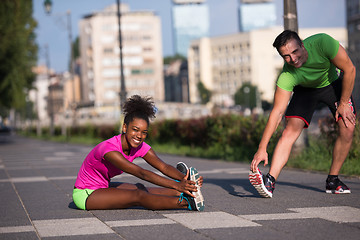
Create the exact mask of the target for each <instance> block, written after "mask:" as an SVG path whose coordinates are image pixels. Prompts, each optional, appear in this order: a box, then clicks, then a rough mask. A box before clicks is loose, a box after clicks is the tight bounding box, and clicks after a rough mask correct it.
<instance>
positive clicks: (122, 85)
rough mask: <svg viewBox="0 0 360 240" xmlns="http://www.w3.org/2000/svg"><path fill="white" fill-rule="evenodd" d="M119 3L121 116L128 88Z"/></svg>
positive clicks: (117, 0)
mask: <svg viewBox="0 0 360 240" xmlns="http://www.w3.org/2000/svg"><path fill="white" fill-rule="evenodd" d="M116 3H117V17H118V25H119V50H120V93H119V96H120V115H121V109H122V104H124V103H125V101H126V94H127V93H126V88H125V79H124V68H123V61H122V59H123V56H122V37H121V12H120V0H116Z"/></svg>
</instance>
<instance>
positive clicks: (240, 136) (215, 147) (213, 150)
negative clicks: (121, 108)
mask: <svg viewBox="0 0 360 240" xmlns="http://www.w3.org/2000/svg"><path fill="white" fill-rule="evenodd" d="M266 122H267V117H264V116H250V117H243V116H239V115H233V114H229V115H218V116H211V117H204V118H199V119H189V120H164V121H159V122H155V123H152V124H151V125H150V130H149V137H148V141H149V142H150V143H151V144H160V145H161V144H166V145H175V146H176V145H178V146H179V149H180V146H186V147H188V149H189V150H188V151H190V152H188V153H185V154H184V155H193V156H200V157H210V158H220V159H224V160H230V161H246V160H249V159H250V158H251V159H252V157H253V155H254V153H255V152H256V150H257V147H258V145H259V142H260V140H261V136H262V133H263V131H264V128H265V125H266ZM281 130H282V127H281V126H280V127H279V128H278V130H277V131H276V133H275V134H274V136H273V137H272V139H271V141H270V143H269V147H268V151H269V154H270V155H271V154H272V152H273V150H274V147H275V144H276V142H277V140H278V138H279V137H280V135H281Z"/></svg>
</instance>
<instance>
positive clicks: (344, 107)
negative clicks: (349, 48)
mask: <svg viewBox="0 0 360 240" xmlns="http://www.w3.org/2000/svg"><path fill="white" fill-rule="evenodd" d="M331 62H332V63H333V64H334V65H335V66H336V67H337V68H338V69H340V70H342V71H343V72H344V77H343V82H342V91H341V99H340V102H339V105H338V108H337V111H336V114H335V118H336V121H338V119H339V115H341V116H342V120H343V121H344V123H345V126H346V127H348V124H355V121H356V116H355V114H354V113H353V112H352V110H351V108H350V106H349V99H350V97H351V93H352V91H353V88H354V82H355V75H356V69H355V67H354V65H353V63H352V62H351V60H350V58H349V56H348V55H347V53H346V51H345V49H344V48H343V47H342V46H341V45H340V46H339V51H338V53H337V54H336V56H335V58H334V59H332V60H331Z"/></svg>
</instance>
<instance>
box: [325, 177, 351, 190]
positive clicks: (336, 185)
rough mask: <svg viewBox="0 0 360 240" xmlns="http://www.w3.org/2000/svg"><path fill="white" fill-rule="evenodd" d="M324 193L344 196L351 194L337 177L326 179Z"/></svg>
mask: <svg viewBox="0 0 360 240" xmlns="http://www.w3.org/2000/svg"><path fill="white" fill-rule="evenodd" d="M326 193H334V194H344V193H351V190H350V188H348V186H346V185H345V183H343V182H342V181H341V180H340V179H339V178H338V177H336V178H333V179H331V180H330V179H329V178H328V179H326Z"/></svg>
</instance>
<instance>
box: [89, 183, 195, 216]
mask: <svg viewBox="0 0 360 240" xmlns="http://www.w3.org/2000/svg"><path fill="white" fill-rule="evenodd" d="M124 187H126V186H124ZM134 206H142V207H144V208H147V209H152V210H162V209H180V208H184V209H185V208H187V206H188V203H187V201H186V200H185V199H184V200H182V201H181V202H179V197H178V196H163V195H157V194H152V193H150V192H147V191H144V190H140V189H138V188H137V189H121V188H120V189H119V188H101V189H97V190H95V191H94V192H93V193H92V194H91V195H90V196H89V197H88V199H87V201H86V209H88V210H94V209H123V208H129V207H134Z"/></svg>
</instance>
